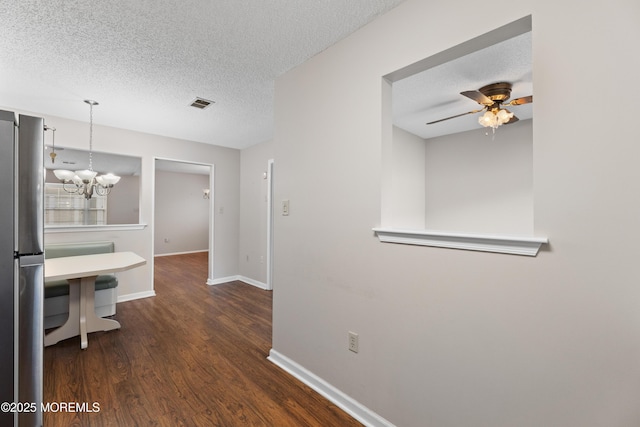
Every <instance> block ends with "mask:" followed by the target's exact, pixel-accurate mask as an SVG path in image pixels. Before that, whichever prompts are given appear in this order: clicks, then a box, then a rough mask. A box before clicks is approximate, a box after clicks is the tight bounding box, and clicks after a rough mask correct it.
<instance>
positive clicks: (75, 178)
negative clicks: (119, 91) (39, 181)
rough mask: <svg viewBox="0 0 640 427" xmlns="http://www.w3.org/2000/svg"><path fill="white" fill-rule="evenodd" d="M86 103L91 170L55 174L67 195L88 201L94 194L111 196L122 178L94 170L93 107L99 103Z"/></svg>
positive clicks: (90, 101)
mask: <svg viewBox="0 0 640 427" xmlns="http://www.w3.org/2000/svg"><path fill="white" fill-rule="evenodd" d="M84 102H86V103H87V104H89V169H84V170H77V171H75V172H73V171H70V170H64V169H56V170H54V171H53V173H54V175H55V176H56V178H58V179H59V180H60V181H62V183H63V185H62V188H64V191H66V192H67V193H77V194H81V195H83V196H84V197H85V198H86V199H87V200H88V199H90V198H91V196H93V194H94V193H95V194H98V195H99V196H106V195H107V194H109V193H110V192H111V189H112V188H113V186H114V185H115V184H117V183H118V181H120V177H119V176H116V175H114V174H112V173H108V174H105V175H100V176H96V175H98V173H97V172H94V170H93V163H92V159H91V154H92V152H93V106H94V105H98V103H97V102H96V101H92V100H89V99H86V100H85V101H84ZM68 184H73V185H68Z"/></svg>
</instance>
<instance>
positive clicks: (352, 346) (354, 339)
mask: <svg viewBox="0 0 640 427" xmlns="http://www.w3.org/2000/svg"><path fill="white" fill-rule="evenodd" d="M349 350H351V351H353V352H354V353H357V352H358V334H356V333H355V332H351V331H349Z"/></svg>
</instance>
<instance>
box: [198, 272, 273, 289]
mask: <svg viewBox="0 0 640 427" xmlns="http://www.w3.org/2000/svg"><path fill="white" fill-rule="evenodd" d="M236 280H239V281H241V282H244V283H246V284H247V285H251V286H255V287H256V288H260V289H263V290H267V285H266V284H265V283H262V282H259V281H257V280H254V279H250V278H249V277H245V276H241V275H239V274H237V275H235V276H227V277H220V278H218V279H207V285H209V286H215V285H221V284H223V283H229V282H234V281H236Z"/></svg>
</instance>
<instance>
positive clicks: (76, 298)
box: [44, 276, 120, 350]
mask: <svg viewBox="0 0 640 427" xmlns="http://www.w3.org/2000/svg"><path fill="white" fill-rule="evenodd" d="M96 277H97V276H91V277H83V278H82V279H70V280H69V317H68V318H67V321H66V322H65V323H64V325H62V326H60V327H59V328H57V329H55V330H53V331H51V332H49V333H48V334H46V335H45V337H44V345H45V346H50V345H53V344H56V343H58V342H60V341H62V340H66V339H67V338H72V337H76V336H78V335H80V347H81V348H82V349H83V350H84V349H86V348H87V346H88V345H89V341H88V339H87V334H90V333H91V332H98V331H112V330H114V329H120V323H119V322H118V321H116V320H113V319H105V318H102V317H98V316H96V310H95V295H96V285H95V284H96Z"/></svg>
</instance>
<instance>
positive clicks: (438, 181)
mask: <svg viewBox="0 0 640 427" xmlns="http://www.w3.org/2000/svg"><path fill="white" fill-rule="evenodd" d="M486 133H487V130H486V129H484V128H480V129H475V130H472V131H468V132H462V133H457V134H454V135H448V136H441V137H438V138H431V139H428V140H427V141H426V142H425V148H426V153H425V181H426V188H425V200H426V201H427V202H426V209H425V219H424V221H425V224H426V225H425V228H428V229H430V230H440V231H454V232H469V233H485V234H511V235H521V236H531V234H532V232H533V149H532V147H533V145H532V140H533V135H532V120H520V121H518V122H516V123H513V124H510V125H508V126H501V127H500V128H498V129H497V130H496V133H495V135H494V134H492V131H491V130H489V135H486Z"/></svg>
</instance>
